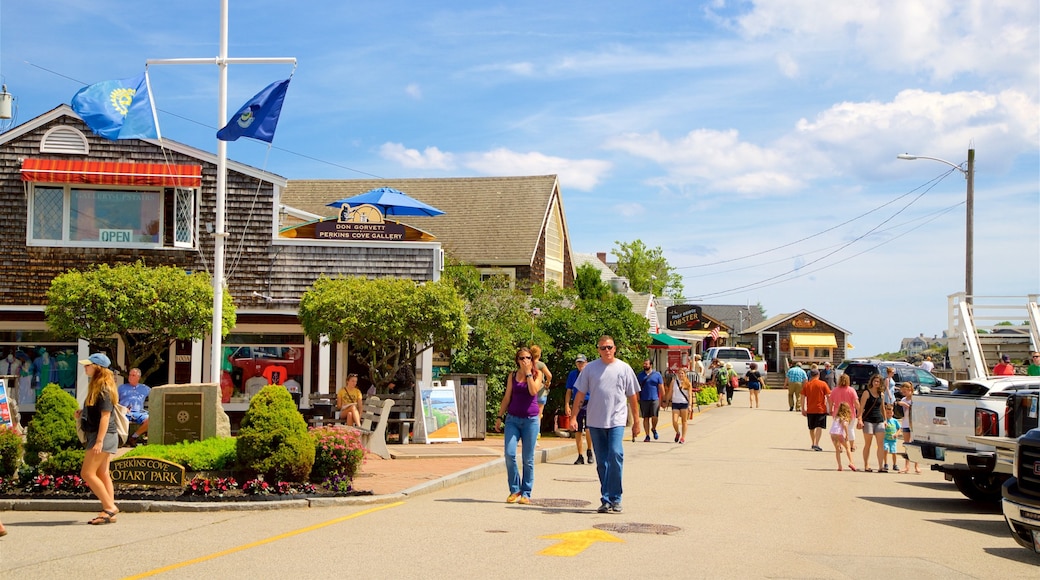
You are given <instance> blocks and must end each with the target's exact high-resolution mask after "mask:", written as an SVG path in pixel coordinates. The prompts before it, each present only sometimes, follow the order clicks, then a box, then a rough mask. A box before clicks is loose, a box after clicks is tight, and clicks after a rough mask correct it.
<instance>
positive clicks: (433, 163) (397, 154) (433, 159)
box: [379, 143, 455, 170]
mask: <svg viewBox="0 0 1040 580" xmlns="http://www.w3.org/2000/svg"><path fill="white" fill-rule="evenodd" d="M379 154H380V155H381V156H382V157H383V159H388V160H390V161H395V162H397V163H399V164H401V165H402V166H404V167H407V168H409V169H443V170H450V169H454V168H455V159H454V155H452V154H451V153H445V152H442V151H441V150H440V149H438V148H436V147H427V148H426V149H424V150H423V151H422V152H420V151H419V150H418V149H407V148H405V146H404V145H402V144H400V143H383V145H382V147H380V148H379Z"/></svg>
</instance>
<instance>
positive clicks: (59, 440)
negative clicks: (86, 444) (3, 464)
mask: <svg viewBox="0 0 1040 580" xmlns="http://www.w3.org/2000/svg"><path fill="white" fill-rule="evenodd" d="M77 408H79V405H78V404H77V403H76V399H75V398H73V397H72V395H70V394H68V393H66V392H65V391H64V390H62V388H61V387H59V386H58V385H56V384H54V383H51V384H49V385H47V386H46V387H44V388H43V391H42V392H41V393H40V397H39V398H38V399H36V413H34V414H33V418H32V421H31V422H30V423H29V428H28V431H27V432H26V437H25V439H26V441H25V462H26V463H28V464H29V465H33V466H35V465H39V464H40V460H41V457H40V454H41V453H45V454H53V453H57V452H58V451H61V450H62V449H75V448H79V447H82V445H81V444H80V442H79V437H78V436H77V435H76V409H77Z"/></svg>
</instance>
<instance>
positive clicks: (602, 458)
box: [589, 427, 625, 505]
mask: <svg viewBox="0 0 1040 580" xmlns="http://www.w3.org/2000/svg"><path fill="white" fill-rule="evenodd" d="M589 433H591V434H592V449H593V450H594V451H595V452H596V459H597V461H596V473H597V474H598V475H599V495H600V501H601V502H602V503H608V504H611V505H614V504H620V503H621V471H622V467H623V466H624V464H625V449H624V447H622V445H621V442H622V440H624V438H625V428H624V427H611V428H609V429H603V428H601V427H589Z"/></svg>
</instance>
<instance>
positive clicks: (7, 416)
mask: <svg viewBox="0 0 1040 580" xmlns="http://www.w3.org/2000/svg"><path fill="white" fill-rule="evenodd" d="M0 425H7V426H8V427H14V417H12V416H11V403H10V402H8V400H7V381H5V380H4V379H0Z"/></svg>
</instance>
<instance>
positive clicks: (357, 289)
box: [299, 277, 467, 388]
mask: <svg viewBox="0 0 1040 580" xmlns="http://www.w3.org/2000/svg"><path fill="white" fill-rule="evenodd" d="M299 318H300V324H301V325H302V326H303V329H304V332H306V333H307V336H309V337H310V338H311V340H315V341H317V340H318V338H319V336H320V335H323V334H324V335H327V336H328V337H329V340H331V341H333V342H342V341H347V340H349V341H350V344H351V348H352V349H354V350H355V352H358V353H363V355H364V357H365V362H366V363H367V364H368V367H369V374H370V378H371V380H372V382H373V383H375V384H376V386H377V387H378V388H382V387H383V386H385V385H386V384H387V383H388V382H390V381H391V380H392V379H393V377H394V376H395V375H396V374H397V371H398V370H400V368H401V367H402V365H407V364H411V363H412V361H413V360H415V357H416V356H418V355H419V353H422V352H423V351H425V350H427V349H429V348H432V347H433V345H434V344H436V345H438V346H440V347H442V348H449V349H451V348H459V347H461V346H463V345H465V344H466V328H467V319H466V313H465V303H464V302H463V300H462V298H461V297H460V296H459V293H458V291H456V289H455V287H454V286H453V285H452V283H451V282H449V281H446V280H442V281H439V282H427V283H424V284H419V283H416V282H413V281H411V280H400V279H396V278H380V279H377V280H365V279H363V278H337V279H334V280H333V279H329V278H325V277H322V278H319V279H318V280H317V281H315V282H314V284H313V285H312V286H311V287H310V288H309V289H308V290H307V291H306V292H304V294H303V297H302V298H301V299H300V310H299Z"/></svg>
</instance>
